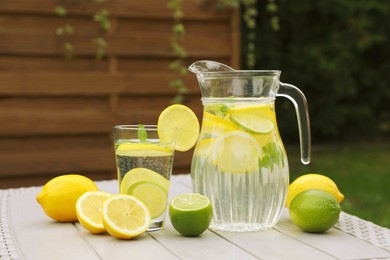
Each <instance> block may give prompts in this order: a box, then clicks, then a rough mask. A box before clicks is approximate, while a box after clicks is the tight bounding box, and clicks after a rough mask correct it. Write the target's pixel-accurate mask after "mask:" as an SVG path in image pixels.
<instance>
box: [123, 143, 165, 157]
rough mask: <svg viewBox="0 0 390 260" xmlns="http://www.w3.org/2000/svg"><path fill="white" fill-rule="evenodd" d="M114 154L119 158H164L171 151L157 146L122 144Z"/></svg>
mask: <svg viewBox="0 0 390 260" xmlns="http://www.w3.org/2000/svg"><path fill="white" fill-rule="evenodd" d="M115 154H116V155H121V156H165V155H171V154H172V151H171V150H170V149H169V148H167V147H164V146H161V145H157V144H141V143H124V144H120V145H119V146H118V148H117V149H116V151H115Z"/></svg>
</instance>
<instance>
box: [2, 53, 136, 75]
mask: <svg viewBox="0 0 390 260" xmlns="http://www.w3.org/2000/svg"><path fill="white" fill-rule="evenodd" d="M130 61H131V60H130ZM133 62H134V63H135V64H137V61H133ZM108 70H109V62H108V60H107V59H103V60H100V61H96V59H95V58H94V57H90V58H86V57H75V58H73V59H72V60H67V59H65V58H64V57H62V56H58V57H40V56H6V55H2V56H0V71H1V72H2V73H4V72H15V71H21V72H26V71H33V72H36V71H45V72H48V71H58V72H88V71H89V72H95V73H101V72H104V71H106V72H107V71H108Z"/></svg>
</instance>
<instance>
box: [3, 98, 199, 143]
mask: <svg viewBox="0 0 390 260" xmlns="http://www.w3.org/2000/svg"><path fill="white" fill-rule="evenodd" d="M171 98H172V97H171V96H166V97H161V96H160V97H159V96H155V97H153V96H143V97H141V96H139V97H135V96H128V97H121V98H119V101H118V105H117V106H116V107H113V108H109V107H108V104H107V103H103V102H99V101H104V99H93V100H88V99H83V98H77V99H76V100H74V101H71V99H66V98H59V99H53V100H50V99H45V98H37V99H36V100H35V99H30V100H29V99H27V98H22V99H21V100H18V99H16V98H14V99H10V100H8V101H7V99H5V101H1V102H0V122H3V125H2V127H1V128H0V136H33V135H35V136H36V135H59V134H65V135H74V134H107V133H110V131H111V128H112V126H114V125H115V124H139V123H143V124H157V119H158V116H159V114H160V113H161V111H162V110H163V109H164V108H166V107H167V106H169V105H170V104H171V103H170V100H171ZM67 100H69V103H67ZM185 104H187V105H188V106H189V107H191V108H192V109H193V110H194V111H195V112H196V114H197V115H198V118H199V119H200V118H201V115H202V107H201V104H200V101H199V97H198V96H194V97H193V98H192V97H191V96H189V97H188V99H187V102H186V103H185Z"/></svg>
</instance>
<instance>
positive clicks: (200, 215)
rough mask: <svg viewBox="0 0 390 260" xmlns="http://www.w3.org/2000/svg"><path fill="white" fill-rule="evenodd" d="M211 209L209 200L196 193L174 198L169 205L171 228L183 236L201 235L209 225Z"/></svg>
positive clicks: (211, 214)
mask: <svg viewBox="0 0 390 260" xmlns="http://www.w3.org/2000/svg"><path fill="white" fill-rule="evenodd" d="M212 216H213V209H212V206H211V202H210V200H209V198H207V197H206V196H203V195H201V194H197V193H188V194H182V195H179V196H176V197H175V198H173V200H172V201H171V203H170V205H169V218H170V220H171V223H172V225H173V227H174V228H175V229H176V231H178V232H179V233H180V234H182V235H183V236H188V237H194V236H199V235H200V234H202V233H203V232H204V231H205V230H206V229H207V228H208V227H209V225H210V222H211V219H212Z"/></svg>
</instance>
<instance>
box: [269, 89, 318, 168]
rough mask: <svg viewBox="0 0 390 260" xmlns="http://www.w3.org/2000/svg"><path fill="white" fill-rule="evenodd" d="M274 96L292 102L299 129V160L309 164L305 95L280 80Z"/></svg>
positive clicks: (308, 134)
mask: <svg viewBox="0 0 390 260" xmlns="http://www.w3.org/2000/svg"><path fill="white" fill-rule="evenodd" d="M276 96H281V97H285V98H288V99H289V100H290V101H291V102H292V103H293V104H294V107H295V111H296V113H297V121H298V129H299V141H300V146H301V161H302V163H303V164H309V163H310V156H311V134H310V121H309V109H308V106H307V101H306V97H305V95H304V94H303V92H302V91H301V90H300V89H299V88H297V87H295V86H294V85H291V84H287V83H282V82H280V85H279V91H278V93H277V95H276Z"/></svg>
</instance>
